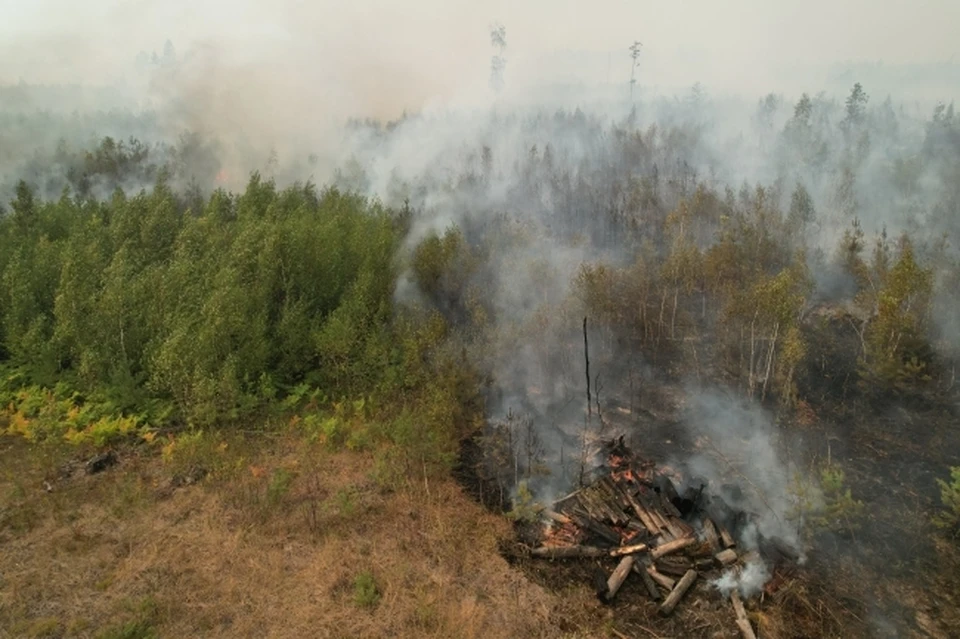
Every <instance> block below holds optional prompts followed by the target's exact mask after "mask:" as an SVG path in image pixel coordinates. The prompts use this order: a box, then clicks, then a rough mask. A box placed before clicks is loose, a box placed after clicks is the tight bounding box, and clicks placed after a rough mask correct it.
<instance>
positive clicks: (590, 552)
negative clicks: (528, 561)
mask: <svg viewBox="0 0 960 639" xmlns="http://www.w3.org/2000/svg"><path fill="white" fill-rule="evenodd" d="M530 554H531V555H532V556H534V557H544V558H547V559H571V558H576V557H606V556H607V555H608V554H609V551H607V550H604V549H603V548H596V547H594V546H541V547H540V548H534V549H533V550H531V551H530Z"/></svg>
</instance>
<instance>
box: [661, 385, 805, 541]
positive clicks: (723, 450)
mask: <svg viewBox="0 0 960 639" xmlns="http://www.w3.org/2000/svg"><path fill="white" fill-rule="evenodd" d="M687 397H688V398H689V400H688V404H687V406H686V410H685V411H684V412H685V419H684V421H685V424H686V425H687V427H688V428H689V430H690V434H691V436H692V437H693V438H694V442H695V445H696V447H697V452H695V453H693V454H691V455H690V456H688V457H686V458H685V459H681V460H677V463H678V464H682V465H683V466H685V467H686V468H687V469H688V472H689V474H690V476H691V477H696V478H702V479H705V480H706V481H707V491H708V494H710V496H711V497H713V498H719V499H720V500H722V502H723V503H724V504H726V505H727V506H729V507H730V508H732V509H733V510H735V511H737V512H746V513H751V514H753V517H752V518H751V520H750V521H749V523H747V524H746V525H745V526H743V528H742V531H741V533H740V539H741V542H742V543H743V545H744V546H745V547H746V548H747V549H750V550H755V549H758V548H759V542H760V539H761V538H768V539H770V538H779V539H781V540H782V541H784V542H786V543H788V544H790V545H791V546H793V547H794V548H795V549H796V550H797V551H798V553H799V552H802V547H801V544H800V540H799V537H798V534H797V528H796V523H795V522H794V521H792V517H791V510H793V509H794V507H795V504H794V502H795V498H794V495H793V492H792V490H791V486H792V483H793V481H794V477H793V475H794V473H795V472H796V468H794V467H793V466H792V465H791V464H790V460H789V459H784V458H783V455H782V454H780V453H778V444H779V439H780V438H779V436H778V433H777V431H776V427H775V426H774V424H773V422H772V419H771V416H770V415H769V414H768V413H767V412H766V411H765V410H764V409H762V408H761V407H759V406H757V405H756V404H753V403H750V402H749V401H748V400H745V399H743V398H739V397H731V396H730V395H728V394H726V393H723V392H722V391H720V390H718V389H710V388H707V389H696V388H691V389H689V390H688V392H687ZM783 448H784V447H783V446H780V450H783ZM795 452H799V451H795ZM730 523H731V524H732V523H733V522H730Z"/></svg>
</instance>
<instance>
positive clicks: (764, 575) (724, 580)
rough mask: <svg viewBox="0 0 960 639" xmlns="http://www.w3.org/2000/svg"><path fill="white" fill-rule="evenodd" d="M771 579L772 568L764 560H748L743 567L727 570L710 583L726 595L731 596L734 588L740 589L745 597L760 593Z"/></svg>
mask: <svg viewBox="0 0 960 639" xmlns="http://www.w3.org/2000/svg"><path fill="white" fill-rule="evenodd" d="M769 580H770V569H769V568H768V567H767V565H766V564H764V563H763V562H762V561H757V560H753V561H748V562H747V563H746V564H745V565H744V566H743V567H742V568H737V569H731V570H725V571H724V572H723V574H722V575H720V577H718V578H717V579H713V580H711V581H710V585H711V586H713V587H714V588H716V589H717V590H719V591H720V592H721V593H722V594H723V596H724V597H729V596H730V593H731V592H733V591H734V590H739V591H740V594H741V595H742V596H743V597H745V598H748V597H752V596H753V595H756V594H758V593H759V592H760V591H761V590H763V587H764V586H765V585H766V583H767V582H768V581H769Z"/></svg>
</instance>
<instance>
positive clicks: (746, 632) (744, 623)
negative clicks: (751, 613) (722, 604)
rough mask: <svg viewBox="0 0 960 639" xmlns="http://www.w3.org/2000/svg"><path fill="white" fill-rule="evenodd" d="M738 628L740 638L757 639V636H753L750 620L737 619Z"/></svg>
mask: <svg viewBox="0 0 960 639" xmlns="http://www.w3.org/2000/svg"><path fill="white" fill-rule="evenodd" d="M737 628H739V629H740V636H741V637H743V639H757V635H755V634H753V626H751V625H750V621H749V620H748V619H737Z"/></svg>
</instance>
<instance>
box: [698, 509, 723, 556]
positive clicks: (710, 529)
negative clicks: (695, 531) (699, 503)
mask: <svg viewBox="0 0 960 639" xmlns="http://www.w3.org/2000/svg"><path fill="white" fill-rule="evenodd" d="M703 536H704V538H705V539H706V540H707V543H708V544H710V550H711V551H712V553H713V554H717V553H718V552H720V551H721V550H723V548H721V547H720V533H718V532H717V527H716V526H715V525H714V524H713V520H712V519H710V518H709V517H705V518H704V520H703Z"/></svg>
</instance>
